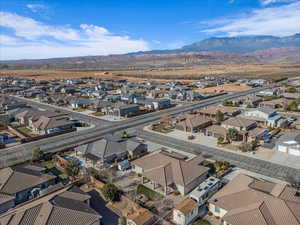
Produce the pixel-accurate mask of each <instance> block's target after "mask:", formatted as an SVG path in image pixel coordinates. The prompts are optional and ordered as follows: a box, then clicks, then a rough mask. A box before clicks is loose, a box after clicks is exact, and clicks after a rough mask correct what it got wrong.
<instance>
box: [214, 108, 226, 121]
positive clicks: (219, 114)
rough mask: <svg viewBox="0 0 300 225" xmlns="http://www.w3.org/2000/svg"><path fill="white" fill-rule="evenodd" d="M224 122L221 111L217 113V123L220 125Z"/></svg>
mask: <svg viewBox="0 0 300 225" xmlns="http://www.w3.org/2000/svg"><path fill="white" fill-rule="evenodd" d="M223 120H224V113H222V112H221V111H220V110H218V111H217V113H216V121H217V122H218V123H220V122H222V121H223Z"/></svg>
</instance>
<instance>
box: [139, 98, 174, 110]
mask: <svg viewBox="0 0 300 225" xmlns="http://www.w3.org/2000/svg"><path fill="white" fill-rule="evenodd" d="M135 103H136V104H139V105H142V106H144V107H145V108H147V109H148V110H160V109H165V108H169V107H170V106H171V101H170V99H151V98H145V99H137V100H136V101H135Z"/></svg>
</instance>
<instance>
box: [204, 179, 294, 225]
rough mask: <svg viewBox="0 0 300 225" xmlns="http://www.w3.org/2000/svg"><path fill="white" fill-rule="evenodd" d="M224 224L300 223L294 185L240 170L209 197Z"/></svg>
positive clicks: (210, 207) (211, 208)
mask: <svg viewBox="0 0 300 225" xmlns="http://www.w3.org/2000/svg"><path fill="white" fill-rule="evenodd" d="M209 211H210V212H211V213H212V214H213V215H214V216H216V217H219V218H221V224H222V225H250V224H253V225H275V224H276V225H287V224H288V225H299V224H300V223H299V221H300V214H299V212H300V197H299V193H297V190H296V189H295V188H292V187H290V186H288V185H286V184H276V183H272V182H268V181H265V180H258V179H255V178H253V177H250V176H247V175H243V174H239V175H237V176H236V177H235V178H234V179H233V180H231V181H230V182H229V183H228V184H227V185H226V186H225V187H223V188H222V189H221V190H219V191H218V192H217V193H216V194H214V195H213V196H212V197H211V198H210V199H209Z"/></svg>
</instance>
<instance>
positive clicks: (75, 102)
mask: <svg viewBox="0 0 300 225" xmlns="http://www.w3.org/2000/svg"><path fill="white" fill-rule="evenodd" d="M92 104H93V100H91V99H88V98H74V99H72V100H71V101H70V105H71V107H72V108H73V109H79V108H88V107H89V106H91V105H92Z"/></svg>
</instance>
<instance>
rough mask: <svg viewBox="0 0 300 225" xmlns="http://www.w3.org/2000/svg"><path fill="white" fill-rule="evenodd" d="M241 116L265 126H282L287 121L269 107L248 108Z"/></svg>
mask: <svg viewBox="0 0 300 225" xmlns="http://www.w3.org/2000/svg"><path fill="white" fill-rule="evenodd" d="M243 117H245V118H247V119H250V120H255V121H256V122H258V123H259V124H262V125H264V126H267V127H284V126H286V125H287V122H288V121H287V120H286V119H284V118H283V117H282V116H281V115H279V114H277V112H276V111H275V110H274V109H271V108H257V109H249V110H247V111H245V113H244V115H243Z"/></svg>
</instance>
